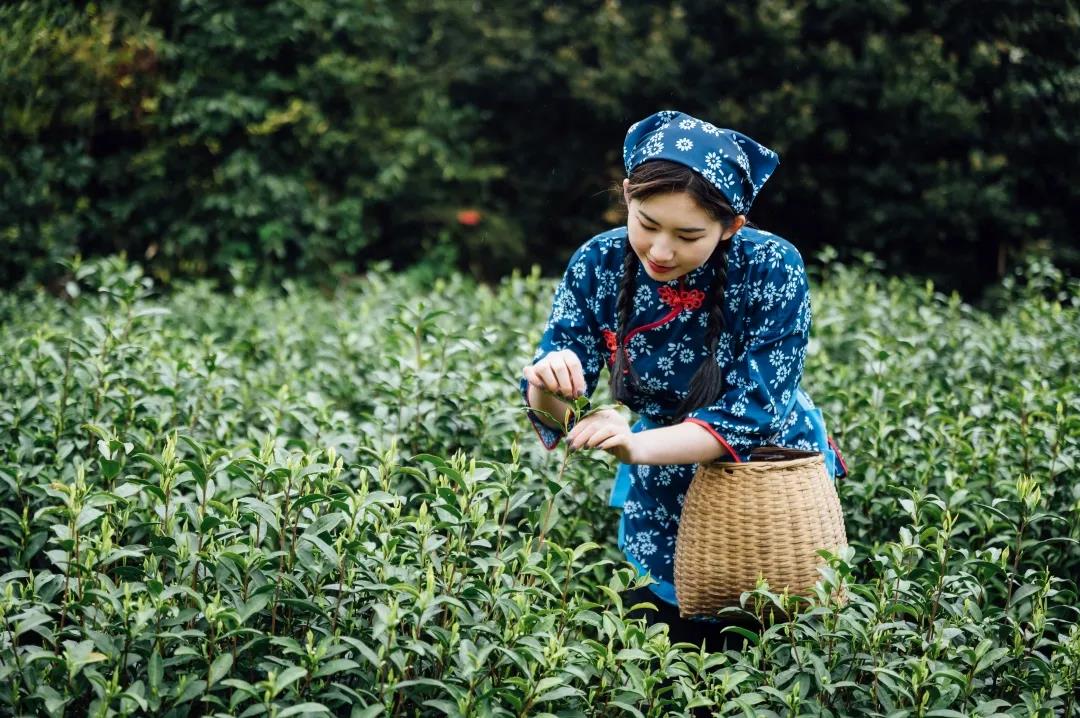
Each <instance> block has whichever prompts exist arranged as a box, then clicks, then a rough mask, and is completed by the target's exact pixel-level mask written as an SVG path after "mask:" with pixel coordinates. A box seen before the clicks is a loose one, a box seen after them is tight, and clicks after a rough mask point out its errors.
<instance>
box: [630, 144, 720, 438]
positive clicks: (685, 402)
mask: <svg viewBox="0 0 1080 718" xmlns="http://www.w3.org/2000/svg"><path fill="white" fill-rule="evenodd" d="M672 192H686V193H688V194H689V195H690V196H691V197H692V198H693V199H694V201H696V202H697V204H698V205H699V206H700V207H701V208H702V209H703V210H704V211H705V213H706V214H708V215H709V216H710V217H711V218H712V219H714V220H716V221H718V222H720V224H721V225H722V226H723V231H725V232H726V231H727V230H728V228H729V227H730V226H731V223H732V222H733V221H734V220H735V217H736V216H737V215H736V213H735V211H734V210H732V208H731V205H730V204H728V201H727V198H726V197H724V195H723V194H721V192H720V190H718V189H716V188H715V187H714V186H713V185H712V184H710V183H709V182H708V181H707V180H706V179H705V178H704V177H702V176H701V175H699V174H698V173H697V172H695V171H694V170H693V169H691V168H690V167H688V166H686V165H684V164H680V163H678V162H671V161H669V160H650V161H648V162H643V163H642V164H640V165H638V166H637V167H635V168H634V170H633V171H632V172H631V173H630V184H629V186H628V187H627V194H628V195H629V197H630V199H632V200H633V199H637V200H644V199H647V198H649V197H652V196H654V195H659V194H666V193H672ZM619 197H620V200H621V201H622V202H623V203H625V201H626V200H625V199H624V198H623V193H622V187H621V186H620V187H619ZM730 243H731V238H730V237H729V238H728V239H727V240H724V241H721V242H718V243H717V245H716V249H714V250H713V253H712V254H711V255H710V256H709V259H708V260H706V262H707V263H709V264H711V265H712V267H713V269H714V270H715V272H716V285H715V288H714V291H713V292H711V293H710V294H709V296H708V297H707V298H706V303H705V307H706V311H708V313H709V319H708V324H707V325H706V329H705V344H706V345H707V347H708V351H707V354H706V356H705V361H703V362H702V363H701V366H700V367H699V368H698V370H697V372H695V373H694V376H693V377H692V378H691V379H690V387H689V390H688V392H687V395H686V396H685V397H684V398H683V399H682V401H681V402H680V403H679V406H678V408H677V409H676V415H677V416H676V419H675V421H676V422H679V421H682V420H683V419H684V418H686V415H687V414H689V413H690V412H691V411H693V410H694V409H697V408H700V407H702V406H708V405H709V404H712V403H713V402H714V401H716V399H717V398H719V397H720V395H721V394H722V393H723V390H724V379H723V376H721V372H720V366H719V364H717V363H716V342H717V339H718V338H719V336H720V331H721V330H722V329H723V328H724V312H723V306H724V288H725V286H726V285H727V248H728V246H729V245H730ZM638 261H639V260H638V258H637V255H636V254H635V253H634V250H633V248H632V247H631V246H630V239H629V234H628V235H627V243H626V257H625V258H624V259H623V267H622V281H621V282H620V284H619V297H618V302H617V304H616V311H617V312H618V322H619V326H618V331H617V332H616V336H617V337H618V347H617V351H616V352H615V361H614V363H613V364H612V367H611V384H610V386H611V395H612V396H613V397H614V398H615V400H616V401H620V402H623V403H626V402H627V400H628V399H629V398H630V391H629V384H630V383H633V384H637V382H638V376H637V372H635V371H634V367H633V366H632V365H631V364H630V362H628V361H627V360H626V353H625V348H624V346H623V341H624V339H625V337H626V333H627V326H626V325H627V324H628V323H629V321H630V313H631V310H632V309H633V303H634V278H635V277H636V276H637V264H638Z"/></svg>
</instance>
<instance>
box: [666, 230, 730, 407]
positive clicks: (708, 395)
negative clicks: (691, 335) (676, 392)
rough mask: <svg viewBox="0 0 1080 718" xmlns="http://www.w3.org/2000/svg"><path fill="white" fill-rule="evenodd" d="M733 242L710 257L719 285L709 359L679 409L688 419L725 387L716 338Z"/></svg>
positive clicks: (708, 341) (711, 311) (712, 312)
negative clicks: (728, 254) (688, 415)
mask: <svg viewBox="0 0 1080 718" xmlns="http://www.w3.org/2000/svg"><path fill="white" fill-rule="evenodd" d="M729 244H730V240H728V241H726V242H721V243H720V244H718V245H717V246H716V250H715V251H714V252H713V253H712V256H711V257H709V261H710V262H711V263H712V265H713V268H714V269H715V270H716V287H715V289H714V291H713V292H712V294H711V295H710V297H711V301H710V302H709V323H708V326H707V327H706V329H705V346H706V347H707V349H706V354H705V361H703V362H702V363H701V366H700V367H698V370H697V371H696V372H694V376H693V378H691V379H690V387H689V389H688V391H687V394H686V397H685V398H684V399H683V400H682V401H681V402H679V408H678V409H676V411H675V413H676V414H677V415H678V419H677V420H678V421H682V420H683V419H685V418H686V415H687V414H689V413H690V412H691V411H693V410H694V409H697V408H700V407H702V406H708V405H709V404H712V403H713V402H714V401H716V399H717V397H719V396H720V395H721V394H722V393H723V391H724V377H723V376H722V375H721V372H720V365H719V364H717V363H716V342H717V340H718V339H719V337H720V330H721V329H723V328H724V289H725V287H726V286H727V263H728V260H727V248H728V245H729Z"/></svg>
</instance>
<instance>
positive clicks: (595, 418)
mask: <svg viewBox="0 0 1080 718" xmlns="http://www.w3.org/2000/svg"><path fill="white" fill-rule="evenodd" d="M566 440H567V441H568V442H569V443H570V449H571V451H578V450H580V449H602V450H604V451H606V452H608V453H609V454H611V455H612V456H614V457H615V458H616V459H618V460H619V461H620V462H622V463H624V464H632V463H634V434H633V432H631V431H630V423H629V422H628V421H627V420H626V417H624V416H623V415H622V414H620V413H619V412H617V411H615V410H614V409H603V410H601V411H598V412H596V413H595V414H591V415H590V416H587V417H585V418H584V419H582V420H581V421H579V422H578V423H577V425H576V426H574V428H573V429H571V430H570V433H569V434H567V435H566Z"/></svg>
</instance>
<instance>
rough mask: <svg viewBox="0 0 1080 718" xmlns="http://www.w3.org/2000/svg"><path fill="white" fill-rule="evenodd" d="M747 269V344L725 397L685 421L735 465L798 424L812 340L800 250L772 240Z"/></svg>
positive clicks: (727, 374) (732, 367) (728, 372)
mask: <svg viewBox="0 0 1080 718" xmlns="http://www.w3.org/2000/svg"><path fill="white" fill-rule="evenodd" d="M749 264H750V267H749V271H748V275H749V276H748V280H747V286H746V293H747V299H746V306H747V309H746V316H745V327H746V329H745V332H744V336H745V340H744V341H743V342H742V346H741V348H739V349H738V350H737V354H736V355H735V356H734V359H733V361H732V362H731V363H730V364H728V365H727V366H726V367H725V369H724V375H723V378H724V391H723V393H722V394H721V395H720V397H719V398H718V399H717V401H716V402H715V403H713V404H712V405H710V406H707V407H703V408H701V409H697V410H695V411H692V412H690V414H688V415H687V417H686V419H685V421H688V422H692V423H695V424H699V425H700V426H703V427H705V428H706V429H708V430H709V432H710V433H711V434H712V435H713V436H714V437H715V438H716V439H717V441H719V442H720V443H721V444H723V446H724V448H725V449H726V450H727V451H728V453H729V454H731V455H732V457H733V458H732V460H734V461H746V460H748V459H749V454H750V451H751V450H752V449H754V448H756V447H758V446H761V445H762V444H768V443H773V442H776V441H779V436H780V435H781V434H782V433H783V432H784V431H785V430H786V429H787V428H788V427H787V423H788V422H791V421H794V420H795V419H796V417H797V413H796V408H795V402H796V393H797V391H798V388H799V383H800V382H801V380H802V373H803V365H804V364H805V361H806V345H807V342H808V340H809V337H810V321H811V317H810V292H809V285H808V283H807V278H806V268H805V266H804V264H803V261H802V257H801V256H800V255H799V253H798V251H797V250H796V249H795V248H794V247H793V246H792V245H790V244H789V243H787V242H785V241H777V240H772V241H770V242H767V243H766V244H764V245H762V246H760V247H758V249H757V251H756V252H755V253H754V255H752V256H751V257H750V258H749Z"/></svg>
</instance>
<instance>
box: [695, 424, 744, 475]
mask: <svg viewBox="0 0 1080 718" xmlns="http://www.w3.org/2000/svg"><path fill="white" fill-rule="evenodd" d="M683 423H684V424H686V423H690V424H697V425H698V426H701V427H704V428H705V430H706V431H708V432H709V433H710V434H712V435H713V438H714V439H716V440H717V441H719V442H720V444H721V446H723V447H724V448H725V449H727V452H728V453H729V454H731V458H732V460H733V461H734V462H735V463H737V464H741V463H742V459H741V458H739V454H738V452H737V451H735V449H733V448H731V444H729V443H727V441H725V440H724V437H722V436H720V434H719V433H717V431H716V429H714V428H713V427H712V424H710V423H709V422H707V421H702V420H701V419H695V418H693V417H688V418H686V419H684V420H683Z"/></svg>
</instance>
